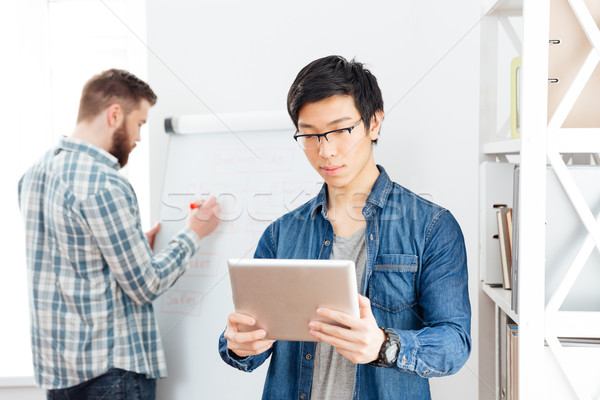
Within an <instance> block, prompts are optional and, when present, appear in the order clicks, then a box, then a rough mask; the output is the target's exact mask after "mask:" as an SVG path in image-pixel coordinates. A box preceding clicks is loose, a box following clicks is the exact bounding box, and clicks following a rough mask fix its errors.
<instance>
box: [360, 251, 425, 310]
mask: <svg viewBox="0 0 600 400" xmlns="http://www.w3.org/2000/svg"><path fill="white" fill-rule="evenodd" d="M418 266H419V263H418V257H417V256H416V255H412V254H379V255H378V256H377V258H376V259H375V265H373V273H372V276H371V281H370V282H369V297H370V299H371V303H372V304H373V305H375V306H378V307H380V308H383V309H385V310H386V311H389V312H399V311H402V310H404V309H407V308H409V307H412V306H414V305H415V304H416V303H417V300H416V299H417V296H416V292H415V279H416V276H417V269H418Z"/></svg>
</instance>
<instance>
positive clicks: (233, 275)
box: [227, 258, 359, 341]
mask: <svg viewBox="0 0 600 400" xmlns="http://www.w3.org/2000/svg"><path fill="white" fill-rule="evenodd" d="M227 264H228V267H229V278H230V280H231V291H232V295H233V304H234V306H235V311H236V312H239V313H242V314H247V315H250V316H252V317H253V318H254V319H255V320H256V324H255V326H252V327H248V326H245V325H240V328H239V329H240V331H250V330H255V329H259V328H263V329H265V330H266V331H267V336H266V338H267V339H274V340H298V341H315V338H314V337H312V336H311V335H310V334H309V333H308V332H309V328H308V323H309V322H310V321H311V320H319V321H325V322H328V323H331V324H335V325H339V324H337V323H335V322H333V321H332V320H329V319H327V318H323V317H321V316H319V315H318V314H317V308H319V307H327V308H331V309H333V310H338V311H343V312H346V313H348V314H351V315H354V316H356V317H358V316H359V310H358V290H357V285H356V271H355V268H354V262H353V261H349V260H347V261H346V260H287V259H259V258H256V259H229V260H227Z"/></svg>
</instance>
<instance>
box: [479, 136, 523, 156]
mask: <svg viewBox="0 0 600 400" xmlns="http://www.w3.org/2000/svg"><path fill="white" fill-rule="evenodd" d="M482 150H483V152H484V154H518V153H520V152H521V139H508V140H499V141H495V142H488V143H484V144H483V146H482Z"/></svg>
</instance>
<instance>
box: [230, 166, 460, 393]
mask: <svg viewBox="0 0 600 400" xmlns="http://www.w3.org/2000/svg"><path fill="white" fill-rule="evenodd" d="M378 168H379V171H380V175H379V177H378V178H377V181H376V182H375V184H374V186H373V188H372V190H371V193H370V195H369V196H368V198H367V201H366V204H365V206H364V208H363V216H364V217H365V220H366V224H367V226H366V230H365V244H366V251H367V257H366V258H367V262H366V266H365V271H364V276H363V279H362V286H361V293H362V294H363V295H364V296H367V297H368V298H369V299H370V301H371V308H372V310H373V315H374V316H375V319H376V320H377V323H378V325H379V326H381V327H385V328H392V329H394V331H395V332H396V333H397V334H398V336H399V338H400V344H401V348H400V353H399V355H398V361H397V362H396V364H395V365H393V366H391V367H387V368H382V367H372V366H370V365H368V364H364V365H363V364H359V365H357V368H356V379H355V387H354V396H353V398H354V399H410V400H417V399H429V398H430V393H429V380H428V379H427V378H431V377H437V376H445V375H450V374H453V373H456V372H457V371H458V370H459V369H460V368H461V367H462V366H463V364H464V363H465V362H466V361H467V358H468V357H469V353H470V351H471V336H470V331H471V306H470V303H469V293H468V287H467V283H468V279H467V259H466V252H465V245H464V239H463V235H462V232H461V230H460V227H459V226H458V223H457V222H456V220H455V219H454V217H453V216H452V215H451V214H450V212H449V211H448V210H446V209H444V208H442V207H440V206H438V205H436V204H433V203H431V202H429V201H427V200H425V199H423V198H421V197H419V196H417V195H416V194H414V193H412V192H410V191H409V190H407V189H405V188H403V187H402V186H400V185H398V184H396V183H394V182H392V181H391V180H390V179H389V177H388V175H387V174H386V172H385V170H384V169H383V167H381V166H378ZM326 189H327V188H326V185H324V186H323V188H322V189H321V191H320V193H319V194H318V195H317V196H316V197H315V198H314V199H312V200H310V201H309V202H307V203H306V204H304V205H303V206H301V207H299V208H297V209H296V210H294V211H292V212H290V213H288V214H286V215H284V216H282V217H281V218H279V219H277V220H276V221H275V222H273V223H272V224H271V225H270V226H269V227H268V228H267V230H266V231H265V232H264V234H263V235H262V237H261V239H260V241H259V243H258V247H257V249H256V253H255V258H293V259H329V257H330V254H331V248H332V246H331V244H332V243H333V227H332V225H331V223H330V222H329V220H328V219H327V207H326V199H327V190H326ZM314 351H315V343H314V342H290V341H276V342H275V343H274V344H273V346H272V347H271V349H269V350H268V351H266V352H264V353H262V354H259V355H256V356H250V357H245V358H240V357H236V356H235V354H233V353H230V352H229V351H228V350H227V340H226V339H225V338H224V336H223V335H221V337H220V338H219V353H220V354H221V358H222V359H223V360H224V361H225V362H227V363H228V364H229V365H232V366H234V367H236V368H238V369H240V370H242V371H252V370H254V369H255V368H257V367H259V366H260V365H261V364H262V363H263V362H265V360H266V359H267V358H268V357H269V356H271V362H270V365H269V370H268V375H267V379H266V382H265V386H264V391H263V398H264V399H301V400H303V399H308V398H309V397H310V387H311V382H312V374H313V357H312V356H313V355H314Z"/></svg>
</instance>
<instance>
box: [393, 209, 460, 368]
mask: <svg viewBox="0 0 600 400" xmlns="http://www.w3.org/2000/svg"><path fill="white" fill-rule="evenodd" d="M417 291H418V293H419V298H418V303H419V306H420V309H421V311H422V319H423V325H424V327H423V328H422V329H419V330H396V333H397V334H398V336H399V338H400V345H401V347H400V353H399V355H398V360H397V363H396V368H398V369H400V370H402V371H405V372H413V373H416V374H418V375H419V376H422V377H424V378H431V377H436V376H445V375H451V374H454V373H456V372H457V371H458V370H459V369H460V368H461V367H462V366H463V365H464V363H465V362H466V361H467V359H468V358H469V354H470V352H471V334H470V332H471V305H470V302H469V291H468V271H467V256H466V250H465V244H464V238H463V235H462V232H461V230H460V227H459V225H458V223H457V222H456V220H455V219H454V217H453V216H452V215H451V214H450V212H448V211H447V210H444V211H442V212H440V213H439V214H438V215H436V218H434V220H433V221H432V222H431V224H430V225H429V227H428V231H427V235H426V239H425V250H424V254H423V261H422V271H421V275H420V279H419V281H418V282H417Z"/></svg>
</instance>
